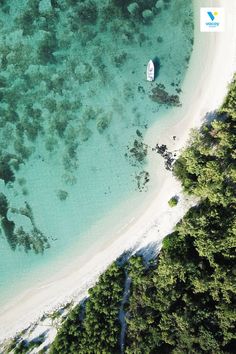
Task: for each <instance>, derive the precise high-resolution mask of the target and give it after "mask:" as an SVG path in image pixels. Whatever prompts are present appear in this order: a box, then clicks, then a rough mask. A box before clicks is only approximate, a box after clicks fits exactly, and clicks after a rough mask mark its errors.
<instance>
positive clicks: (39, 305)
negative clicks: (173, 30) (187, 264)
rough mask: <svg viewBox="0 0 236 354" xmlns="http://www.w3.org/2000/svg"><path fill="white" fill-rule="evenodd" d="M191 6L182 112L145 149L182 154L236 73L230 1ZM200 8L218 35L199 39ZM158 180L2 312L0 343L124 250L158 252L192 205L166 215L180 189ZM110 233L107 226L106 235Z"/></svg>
mask: <svg viewBox="0 0 236 354" xmlns="http://www.w3.org/2000/svg"><path fill="white" fill-rule="evenodd" d="M194 2H195V8H196V10H195V17H196V18H195V23H196V24H195V41H194V50H193V54H192V57H191V59H190V64H189V69H188V71H187V75H186V79H185V82H184V85H183V95H182V97H181V100H182V103H183V106H182V108H181V109H180V110H179V115H178V117H176V118H175V122H176V124H175V125H173V126H171V127H168V129H166V130H165V131H161V132H160V131H157V128H156V127H155V125H154V126H153V127H152V128H151V129H150V131H149V132H148V134H147V136H146V141H147V143H148V144H152V145H154V144H155V143H156V142H157V141H159V142H160V143H162V144H167V146H168V148H169V149H173V150H176V149H178V150H179V149H181V148H183V147H184V145H185V144H186V141H187V137H188V135H189V132H190V129H191V128H193V127H197V126H199V125H200V124H201V123H202V121H203V119H204V116H205V115H206V114H207V113H209V112H213V111H214V110H215V109H217V108H218V107H219V106H220V105H221V104H222V101H223V99H224V97H225V95H226V93H227V87H228V84H229V83H230V81H231V80H232V77H233V74H234V72H235V71H236V23H235V20H234V17H235V16H236V1H235V0H217V1H216V0H215V1H213V0H212V1H206V0H194ZM201 6H202V7H204V6H217V7H224V8H225V16H226V21H225V22H226V24H225V31H224V32H223V33H200V31H199V8H200V7H201ZM173 135H176V136H177V139H176V141H173V139H172V137H173ZM155 161H156V160H155V159H153V160H151V161H150V164H151V168H155V166H154V163H155ZM158 178H160V174H158ZM162 178H163V183H162V186H161V188H159V190H158V193H156V194H155V195H154V196H153V200H152V203H150V204H149V205H148V206H147V207H146V210H145V211H144V212H143V214H142V215H141V216H139V217H137V218H135V219H134V218H132V219H131V220H130V222H129V223H128V225H126V226H125V227H124V228H123V229H122V230H120V231H119V233H118V234H117V235H115V237H116V238H115V239H114V241H113V242H110V243H109V244H107V246H106V247H104V246H103V249H99V250H98V248H97V247H95V248H94V249H93V250H92V251H91V252H90V254H89V255H88V254H87V255H86V257H84V259H81V258H80V259H79V260H73V261H72V263H71V264H69V265H68V267H67V268H66V269H64V270H63V271H62V272H60V273H59V272H58V274H55V277H54V278H53V279H50V281H48V282H47V283H46V282H45V284H44V285H42V286H40V287H39V288H32V289H30V290H28V291H27V292H25V293H24V294H22V295H20V296H19V297H18V298H16V299H14V301H12V302H11V303H9V304H8V305H7V306H6V307H5V308H2V309H1V312H0V340H2V339H4V338H6V337H9V336H12V335H14V334H15V333H16V331H18V330H21V329H23V328H25V327H26V326H28V325H29V324H30V323H31V322H34V321H36V320H37V318H39V316H41V315H42V314H43V313H44V312H46V311H49V310H51V309H53V308H56V307H57V306H58V305H59V304H62V303H65V302H66V301H68V300H69V299H72V298H74V299H76V301H79V300H80V299H82V298H83V297H84V296H86V293H87V290H88V288H89V287H90V286H91V285H92V284H94V282H95V281H96V279H97V277H98V276H99V274H100V273H101V272H102V271H103V270H104V269H105V268H106V267H107V266H108V265H109V264H110V263H111V262H112V261H113V260H114V259H115V258H117V257H118V256H119V255H121V254H122V253H123V252H124V251H125V250H128V249H129V248H136V249H137V248H141V247H143V246H144V245H147V244H148V243H150V242H156V243H157V248H160V247H161V240H162V239H163V237H164V236H165V235H166V234H168V233H169V232H170V231H171V230H172V229H173V226H174V225H175V224H176V222H177V221H178V220H179V219H180V218H181V217H182V216H183V215H184V213H185V212H186V210H187V209H188V207H189V206H190V205H191V203H192V202H191V201H188V200H186V198H184V197H183V196H181V198H180V202H179V204H178V206H177V207H176V208H173V209H171V208H170V207H169V206H168V200H169V199H170V198H171V197H172V196H173V195H176V194H177V195H181V186H180V183H179V182H178V181H176V180H175V179H174V177H173V176H172V175H171V173H169V172H167V171H165V170H164V166H163V174H162ZM131 207H132V206H131ZM111 230H112V226H111V229H110V233H111ZM86 260H87V261H86Z"/></svg>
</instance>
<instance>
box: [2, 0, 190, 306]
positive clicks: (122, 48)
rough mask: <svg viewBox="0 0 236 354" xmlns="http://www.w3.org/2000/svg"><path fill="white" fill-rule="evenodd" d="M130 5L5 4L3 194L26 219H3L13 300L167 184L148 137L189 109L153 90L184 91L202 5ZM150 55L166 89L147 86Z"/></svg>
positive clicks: (181, 0) (12, 211)
mask: <svg viewBox="0 0 236 354" xmlns="http://www.w3.org/2000/svg"><path fill="white" fill-rule="evenodd" d="M77 3H78V4H77ZM121 3H122V4H123V5H122V6H121V5H120V4H121ZM130 3H132V2H131V1H122V2H121V1H119V0H113V1H105V0H104V1H83V2H80V1H79V2H76V1H73V0H68V1H62V0H58V1H56V0H54V1H51V2H50V1H48V0H43V1H34V0H29V1H28V2H27V5H23V4H22V2H21V1H14V2H13V1H12V4H11V2H9V1H8V2H5V4H4V2H3V4H2V5H0V6H1V9H0V21H1V36H0V53H1V54H0V62H1V72H0V99H1V102H0V117H1V118H0V119H1V120H0V122H1V123H0V124H1V132H0V137H1V140H0V149H1V150H0V152H1V165H0V172H1V173H0V177H1V179H0V189H1V190H0V192H1V193H3V194H4V196H5V197H6V199H7V203H8V205H7V214H6V216H5V219H6V218H7V220H8V221H9V222H10V223H11V222H12V223H14V232H10V231H12V228H11V227H10V228H9V227H8V228H6V225H5V227H4V223H3V222H2V230H1V240H0V252H1V253H0V274H1V278H0V286H1V288H2V289H4V291H3V290H2V291H1V295H0V300H1V302H3V303H4V302H5V299H6V294H8V295H9V291H10V292H11V291H15V289H16V288H15V286H13V284H16V283H17V284H19V286H20V284H21V285H22V284H23V283H24V281H25V280H26V278H27V277H26V275H27V276H29V275H30V274H31V275H32V277H31V281H32V282H36V281H40V279H43V278H44V277H45V273H44V272H41V274H40V270H41V269H44V268H42V267H43V265H44V266H45V265H47V264H48V265H49V264H50V267H51V269H52V271H53V266H52V264H53V260H54V259H58V258H60V257H61V258H62V257H66V253H67V250H68V252H69V250H70V249H72V248H73V246H74V245H76V247H78V250H79V251H78V252H81V253H82V252H85V250H86V248H87V247H89V246H90V245H91V242H93V238H92V236H91V235H90V236H89V237H88V238H87V239H86V236H85V235H86V231H87V230H89V228H90V227H91V226H92V225H93V224H95V223H96V222H97V221H99V220H101V219H102V218H105V217H106V214H107V213H108V212H110V211H111V210H112V209H113V208H115V207H116V206H117V205H119V203H121V202H122V201H123V200H125V199H126V200H128V199H129V197H130V198H131V197H132V196H134V195H135V194H137V195H138V196H139V198H140V203H141V202H142V200H143V198H145V195H146V194H147V193H148V191H149V190H150V189H151V186H152V184H153V183H154V182H155V181H152V180H150V181H148V180H149V178H150V176H149V175H148V171H147V164H146V160H147V158H146V157H145V153H146V152H145V149H146V147H145V144H144V143H145V142H144V140H143V136H144V135H145V133H146V131H147V129H148V128H150V127H151V125H152V123H153V122H156V120H160V121H161V117H162V116H163V114H164V113H165V112H166V110H167V109H172V110H173V115H174V112H175V109H178V108H173V107H171V106H168V105H165V104H159V103H158V102H154V101H153V100H151V98H150V95H151V94H152V92H151V90H152V89H153V88H154V87H156V84H157V83H160V84H162V85H164V88H165V91H166V92H168V94H169V95H176V94H179V93H180V90H181V83H182V81H183V78H184V75H185V72H186V69H187V65H188V60H189V57H190V54H191V49H192V44H193V19H192V4H191V2H187V3H186V1H185V0H178V1H162V0H159V1H137V2H136V4H137V3H138V7H137V6H136V7H135V6H130ZM89 7H90V8H92V10H93V11H89ZM127 7H128V8H129V10H127ZM143 11H146V12H143ZM149 59H155V60H156V63H157V69H158V70H157V71H158V76H157V78H156V81H155V82H154V83H149V82H146V80H145V76H146V64H147V62H148V60H149ZM180 99H181V96H180ZM162 124H163V123H162ZM135 140H136V141H137V142H138V143H136V145H135V146H136V150H133V148H134V147H135V146H134V142H135ZM137 144H138V145H137ZM137 146H138V148H137ZM3 209H4V208H3ZM1 215H2V218H3V213H2V214H1ZM11 225H12V224H11ZM9 230H10V231H9ZM101 237H102V235H101ZM97 238H98V235H96V242H97V241H98V240H97ZM86 240H87V243H86ZM94 241H95V240H94ZM48 244H49V245H50V248H47V246H48ZM19 245H20V246H19ZM26 251H27V252H26ZM35 251H36V252H35ZM6 265H7V266H6ZM36 269H37V276H35V277H33V275H34V273H35V272H36ZM35 274H36V273H35ZM27 279H28V278H27Z"/></svg>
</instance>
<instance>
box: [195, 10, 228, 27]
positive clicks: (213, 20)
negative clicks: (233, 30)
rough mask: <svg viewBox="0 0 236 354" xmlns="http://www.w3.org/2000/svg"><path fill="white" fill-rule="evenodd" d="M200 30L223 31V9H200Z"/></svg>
mask: <svg viewBox="0 0 236 354" xmlns="http://www.w3.org/2000/svg"><path fill="white" fill-rule="evenodd" d="M200 29H201V32H223V31H224V9H223V8H221V7H215V8H212V7H211V8H207V7H201V9H200Z"/></svg>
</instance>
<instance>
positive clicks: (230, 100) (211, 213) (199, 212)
mask: <svg viewBox="0 0 236 354" xmlns="http://www.w3.org/2000/svg"><path fill="white" fill-rule="evenodd" d="M235 151H236V79H235V80H234V82H233V83H232V85H231V87H230V92H229V94H228V96H227V98H226V100H225V102H224V104H223V106H222V107H221V109H220V110H219V112H218V116H217V119H215V120H213V121H212V122H210V123H207V124H205V125H203V127H202V128H201V129H200V131H195V132H194V133H193V135H192V138H191V143H190V145H189V147H188V148H187V149H186V150H185V151H184V152H183V153H182V155H181V157H180V158H179V159H178V161H177V162H176V164H175V166H174V173H175V175H176V176H177V177H178V178H179V179H180V180H181V182H182V184H183V187H184V190H185V191H186V192H187V193H189V194H192V195H196V196H198V197H200V202H199V204H198V205H196V206H195V207H192V208H191V209H190V210H189V211H188V212H187V214H186V215H185V216H184V218H183V219H182V220H181V221H180V222H179V223H178V224H177V226H176V227H175V230H174V232H173V233H172V234H170V235H168V236H167V237H166V238H165V239H164V241H163V247H162V250H161V253H160V255H159V256H158V259H156V260H153V261H152V262H150V263H149V264H145V263H144V260H143V258H142V256H134V257H132V258H131V259H129V261H128V262H126V263H125V264H124V265H123V266H122V267H119V266H117V265H116V264H113V265H112V266H111V268H109V269H108V270H107V271H106V273H105V274H104V275H102V276H101V278H100V279H99V281H98V283H97V285H96V286H95V287H94V288H93V289H91V290H90V298H89V299H88V301H87V302H86V305H85V313H84V314H83V310H82V307H80V306H77V307H76V308H75V309H74V310H72V312H71V313H70V315H69V317H68V319H67V320H66V321H65V322H64V324H63V325H62V327H61V329H60V330H59V332H58V335H57V337H56V340H55V342H54V343H53V345H52V348H51V353H115V352H122V350H123V349H122V350H121V347H120V348H119V346H118V344H119V339H120V335H121V331H120V326H119V322H118V314H119V309H120V303H121V297H122V296H123V289H124V284H125V277H124V271H125V272H126V275H128V277H129V278H130V279H131V286H130V296H129V299H128V302H127V303H126V304H125V311H126V325H127V328H126V333H125V339H124V352H125V353H145V354H146V353H161V354H162V353H175V354H183V353H209V354H211V353H212V354H213V353H217V354H220V353H233V352H235V348H236V311H235V309H236V307H235V305H236V286H235V284H236V281H235V280H236V279H235V275H236V263H235V258H236V252H235V248H236V216H235V208H236V203H235V202H236V200H235V197H236V193H235V192H236V163H235V157H236V153H235ZM126 279H127V278H126Z"/></svg>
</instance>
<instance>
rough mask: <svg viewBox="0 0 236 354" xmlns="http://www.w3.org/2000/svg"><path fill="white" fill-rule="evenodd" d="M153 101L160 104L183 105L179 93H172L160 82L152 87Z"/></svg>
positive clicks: (151, 96) (151, 95)
mask: <svg viewBox="0 0 236 354" xmlns="http://www.w3.org/2000/svg"><path fill="white" fill-rule="evenodd" d="M149 97H150V98H151V100H152V101H154V102H157V103H159V104H165V105H167V106H176V107H179V106H181V103H180V100H179V96H178V95H170V94H168V92H167V91H166V90H165V88H164V87H163V85H161V84H159V85H157V86H156V87H154V88H153V89H152V93H151V94H150V95H149Z"/></svg>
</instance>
